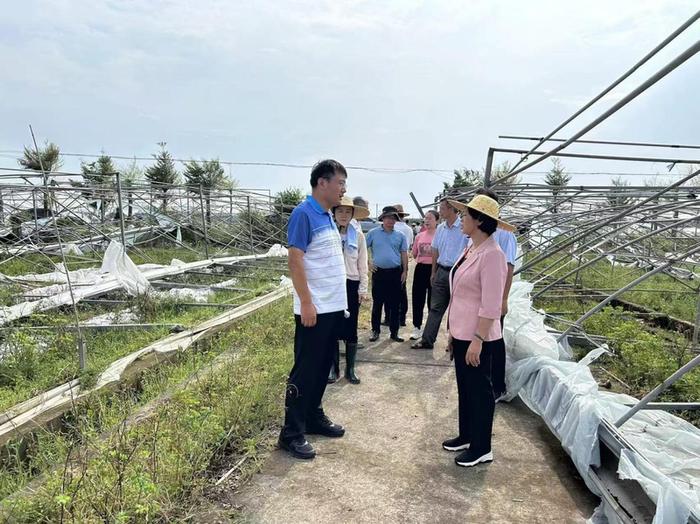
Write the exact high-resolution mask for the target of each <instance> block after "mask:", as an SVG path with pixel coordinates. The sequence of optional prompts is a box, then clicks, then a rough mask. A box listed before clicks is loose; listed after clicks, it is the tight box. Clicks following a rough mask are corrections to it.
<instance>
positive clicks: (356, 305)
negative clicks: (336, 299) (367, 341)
mask: <svg viewBox="0 0 700 524" xmlns="http://www.w3.org/2000/svg"><path fill="white" fill-rule="evenodd" d="M345 289H346V291H347V294H348V313H350V316H349V317H348V318H346V319H343V330H342V335H341V337H340V339H341V340H344V341H345V342H350V343H354V344H357V318H358V317H359V315H360V295H359V294H358V291H359V289H360V281H359V280H346V281H345Z"/></svg>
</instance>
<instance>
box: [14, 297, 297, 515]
mask: <svg viewBox="0 0 700 524" xmlns="http://www.w3.org/2000/svg"><path fill="white" fill-rule="evenodd" d="M288 308H289V299H287V300H284V301H282V302H280V303H277V304H274V305H272V306H270V307H269V308H267V309H266V310H264V311H259V312H257V313H256V314H254V315H253V316H251V317H250V318H249V319H247V320H245V321H243V322H241V323H240V324H236V325H235V326H234V327H233V328H232V329H231V330H229V331H227V332H226V333H224V334H222V335H221V336H219V337H217V339H216V340H214V342H213V344H212V346H211V349H208V350H205V352H202V353H190V354H189V355H186V356H184V357H183V359H182V361H181V362H180V363H179V364H178V365H177V366H169V367H165V368H161V369H155V370H152V371H150V372H147V373H146V375H145V376H144V379H143V381H142V392H141V394H140V395H139V397H138V398H137V397H135V396H134V395H129V394H127V393H126V392H125V393H124V394H121V395H119V396H118V397H117V398H115V399H114V401H113V402H108V401H107V400H106V397H104V396H97V397H96V398H95V399H94V400H93V401H90V402H88V403H86V404H84V406H85V407H84V409H81V410H79V411H77V412H76V413H75V414H74V416H73V419H72V420H73V421H74V426H73V428H72V436H67V437H66V438H58V439H53V440H52V443H53V442H56V443H62V445H55V446H54V445H52V444H51V443H47V442H44V443H42V444H44V446H43V447H42V450H43V451H42V452H40V453H37V454H36V456H37V457H38V458H39V457H42V456H43V457H45V458H44V459H42V460H41V462H40V465H41V467H42V468H44V469H45V470H46V471H48V469H47V468H48V467H49V466H50V464H53V465H54V466H56V469H54V470H53V471H50V472H48V473H47V474H46V476H45V481H44V482H43V483H42V484H40V485H38V486H34V487H33V489H32V490H26V491H23V492H22V493H21V494H20V495H17V496H15V497H12V498H10V499H7V498H6V499H5V500H3V501H2V503H1V506H0V507H1V510H0V511H2V515H3V517H4V519H6V520H11V521H13V522H19V523H22V522H57V521H71V522H93V521H100V522H103V521H104V522H120V521H121V522H152V521H177V520H178V515H177V513H173V508H175V507H177V506H178V504H180V503H182V502H183V500H185V499H186V498H187V497H189V496H192V495H196V494H198V493H200V492H201V490H203V489H204V488H205V487H206V486H207V485H208V483H209V480H208V479H207V478H206V476H205V472H206V471H207V470H208V469H210V468H211V467H212V465H216V464H217V462H218V461H219V457H221V456H230V455H232V454H233V455H238V456H240V454H245V455H248V456H250V457H252V458H253V460H250V461H248V463H252V465H251V466H250V467H248V468H244V469H243V473H244V475H250V474H251V473H252V471H253V469H252V468H254V463H255V460H254V459H255V457H256V455H257V453H258V450H259V449H260V448H261V447H263V446H264V445H265V435H266V434H267V433H268V432H269V431H270V427H271V425H272V424H275V423H276V422H278V420H279V418H280V417H281V415H282V405H283V400H282V396H283V392H284V384H285V377H286V373H287V371H288V369H289V365H290V360H291V339H290V338H289V336H288V333H289V332H290V331H291V330H292V329H293V321H292V316H291V315H289V314H288ZM230 347H236V348H239V351H238V353H239V354H240V357H239V358H237V359H236V360H229V361H228V362H227V363H225V364H222V365H221V367H219V368H217V370H216V372H214V373H210V374H208V375H207V376H205V375H204V374H203V373H202V369H201V368H202V366H203V365H205V363H206V362H211V361H212V359H213V358H214V356H216V354H217V353H219V352H221V351H223V350H225V349H227V348H230ZM197 370H199V371H197ZM187 375H189V376H190V379H189V380H188V381H187V385H186V386H185V387H182V388H179V389H177V390H175V392H174V393H173V394H172V395H171V396H170V398H169V399H168V401H167V402H161V403H158V404H157V405H154V407H153V408H151V409H150V410H149V415H147V416H145V417H143V418H142V419H141V420H140V422H139V423H138V424H134V425H127V424H125V423H124V421H125V420H126V418H127V416H128V415H129V414H130V413H131V412H133V410H134V409H136V408H137V406H139V405H143V403H144V402H145V401H147V400H150V399H154V398H156V397H158V396H159V395H160V393H161V392H162V391H164V390H170V391H173V389H172V387H173V385H174V384H176V383H177V382H178V380H180V381H181V380H182V379H183V378H184V377H185V376H187ZM106 428H111V433H110V434H109V436H108V437H107V438H104V439H103V438H99V436H100V434H103V433H104V431H105V429H106ZM46 444H48V445H46ZM88 450H89V453H88ZM49 451H50V452H49ZM68 453H71V455H72V457H73V458H74V460H73V462H72V464H71V466H70V467H69V468H64V467H63V465H64V464H66V463H67V461H66V456H67V454H68ZM47 455H51V456H52V458H51V459H48V458H46V457H47ZM79 457H80V459H79V460H75V459H78V458H79ZM26 474H27V473H26V472H25V475H26ZM10 478H13V477H10V476H9V475H8V474H7V470H5V471H3V472H0V488H2V487H3V484H2V481H3V480H7V479H10ZM15 478H16V476H15ZM25 482H26V478H25ZM6 487H7V488H10V487H11V486H9V485H8V486H6ZM5 493H7V491H5Z"/></svg>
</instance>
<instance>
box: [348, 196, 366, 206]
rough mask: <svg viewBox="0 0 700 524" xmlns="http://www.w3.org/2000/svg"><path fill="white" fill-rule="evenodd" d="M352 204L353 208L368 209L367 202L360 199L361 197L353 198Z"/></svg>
mask: <svg viewBox="0 0 700 524" xmlns="http://www.w3.org/2000/svg"><path fill="white" fill-rule="evenodd" d="M352 204H353V205H354V206H360V207H368V206H369V202H368V201H367V200H365V199H364V198H362V197H361V196H356V197H355V198H353V199H352Z"/></svg>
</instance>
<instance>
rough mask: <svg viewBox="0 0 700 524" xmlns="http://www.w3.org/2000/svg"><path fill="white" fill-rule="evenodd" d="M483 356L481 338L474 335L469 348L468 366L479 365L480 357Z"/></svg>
mask: <svg viewBox="0 0 700 524" xmlns="http://www.w3.org/2000/svg"><path fill="white" fill-rule="evenodd" d="M480 356H481V340H479V339H478V338H476V337H474V339H473V340H472V341H471V342H470V343H469V349H467V356H466V361H467V365H468V366H474V367H478V366H479V362H480V360H479V357H480Z"/></svg>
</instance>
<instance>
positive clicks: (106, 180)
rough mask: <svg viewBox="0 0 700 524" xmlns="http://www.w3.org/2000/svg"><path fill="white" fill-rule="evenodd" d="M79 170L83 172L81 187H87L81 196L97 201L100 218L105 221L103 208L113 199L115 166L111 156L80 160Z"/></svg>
mask: <svg viewBox="0 0 700 524" xmlns="http://www.w3.org/2000/svg"><path fill="white" fill-rule="evenodd" d="M80 170H81V171H82V173H83V184H82V185H83V187H87V188H89V190H88V191H83V196H84V197H85V198H87V199H88V200H90V201H95V202H99V207H100V219H101V221H102V222H104V221H105V208H106V207H107V205H108V204H109V203H110V202H112V201H113V200H114V197H113V193H112V192H113V190H114V173H115V172H116V168H115V167H114V164H113V163H112V157H110V156H107V155H101V156H100V157H99V158H98V159H97V160H95V161H94V162H80Z"/></svg>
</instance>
